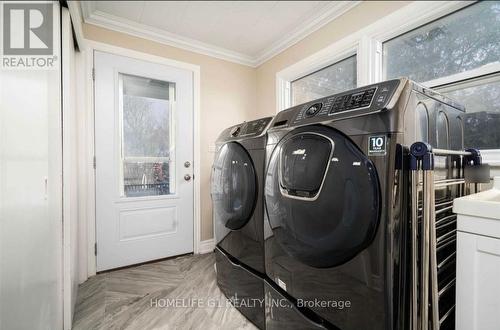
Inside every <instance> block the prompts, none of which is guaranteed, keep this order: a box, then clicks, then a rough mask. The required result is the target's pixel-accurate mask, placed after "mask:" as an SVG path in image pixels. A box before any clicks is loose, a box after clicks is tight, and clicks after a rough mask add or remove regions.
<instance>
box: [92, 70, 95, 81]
mask: <svg viewBox="0 0 500 330" xmlns="http://www.w3.org/2000/svg"><path fill="white" fill-rule="evenodd" d="M92 80H93V81H95V68H92Z"/></svg>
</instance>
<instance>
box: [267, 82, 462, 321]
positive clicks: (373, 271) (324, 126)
mask: <svg viewBox="0 0 500 330" xmlns="http://www.w3.org/2000/svg"><path fill="white" fill-rule="evenodd" d="M463 114H464V111H463V108H462V107H461V106H459V105H457V104H456V103H454V102H453V101H451V100H450V99H447V98H445V97H443V96H441V95H439V94H437V93H435V92H433V91H431V90H428V89H425V88H423V87H421V86H419V85H417V84H415V83H413V82H412V81H409V80H407V79H397V80H390V81H386V82H381V83H378V84H375V85H370V86H365V87H362V88H357V89H355V90H351V91H347V92H344V93H340V94H336V95H332V96H330V97H325V98H322V99H319V100H316V101H312V102H309V103H306V104H302V105H298V106H296V107H293V108H291V109H289V110H285V111H282V112H280V113H279V114H277V115H276V117H275V120H274V124H273V126H272V127H271V128H270V129H269V130H268V146H267V148H268V149H267V151H268V161H267V172H266V179H265V188H264V190H265V204H266V211H267V217H268V221H267V222H266V226H267V228H265V258H266V273H267V275H268V277H269V279H270V280H269V282H268V283H267V284H266V286H265V291H266V325H267V328H268V329H290V328H295V329H321V328H332V329H343V330H361V329H373V330H377V329H380V330H382V329H383V330H388V329H389V330H390V329H408V328H409V325H408V321H409V320H408V316H409V306H410V304H409V294H408V293H409V286H408V285H409V276H410V274H409V270H408V263H409V254H410V250H409V248H410V246H409V244H408V241H409V239H408V234H409V231H408V228H409V227H408V226H409V225H408V219H409V212H410V210H409V209H408V208H407V205H408V202H407V200H406V198H408V189H409V188H408V187H409V185H408V182H407V176H406V175H404V167H405V157H404V155H405V150H406V149H405V148H404V146H409V145H411V144H412V143H413V142H416V141H425V142H428V143H429V144H430V145H432V146H433V147H436V148H442V149H454V150H461V149H462V148H463V145H462V141H463V139H462V119H461V118H462V117H463ZM453 166H454V165H453V164H444V163H441V162H440V161H437V162H436V168H440V170H437V173H439V174H438V176H443V179H446V176H447V175H449V173H450V171H453ZM446 189H448V188H446ZM450 189H451V190H446V191H442V192H440V193H442V194H443V196H445V195H447V196H448V197H453V194H454V191H453V189H452V188H450ZM450 299H451V298H450ZM283 301H288V302H289V304H288V305H287V304H286V303H285V304H284V303H282V302H283ZM450 319H452V318H450Z"/></svg>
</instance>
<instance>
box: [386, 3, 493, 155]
mask: <svg viewBox="0 0 500 330" xmlns="http://www.w3.org/2000/svg"><path fill="white" fill-rule="evenodd" d="M499 40H500V2H489V1H484V2H478V3H476V4H473V5H471V6H468V7H466V8H463V9H461V10H459V11H457V12H455V13H452V14H450V15H448V16H445V17H443V18H441V19H438V20H436V21H434V22H431V23H429V24H426V25H424V26H421V27H419V28H417V29H415V30H413V31H410V32H407V33H405V34H403V35H400V36H398V37H396V38H394V39H391V40H389V41H387V42H385V43H384V44H383V49H384V75H385V77H386V78H387V79H390V78H395V77H401V76H407V77H410V78H411V79H413V80H415V81H417V82H421V83H426V84H427V85H429V87H433V88H434V89H436V90H438V91H441V92H442V93H444V94H446V95H448V96H450V97H451V98H453V99H455V100H457V101H458V102H460V103H462V104H463V105H465V108H466V112H467V114H466V116H465V117H464V144H465V147H474V148H481V149H498V148H500V133H499V132H500V129H499V127H500V77H499V76H498V75H496V74H495V73H491V74H490V75H486V77H474V75H472V77H470V75H468V76H465V75H463V76H461V74H464V73H468V72H469V73H470V72H474V71H477V76H480V75H482V73H483V72H482V70H481V68H485V67H491V66H492V65H495V64H499V63H500V43H499ZM443 77H449V79H445V80H444V82H445V84H444V85H442V84H441V83H440V84H439V85H435V83H434V85H433V81H436V79H440V78H443ZM462 78H464V79H462ZM457 81H460V82H457Z"/></svg>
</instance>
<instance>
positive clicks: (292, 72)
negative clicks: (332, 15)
mask: <svg viewBox="0 0 500 330" xmlns="http://www.w3.org/2000/svg"><path fill="white" fill-rule="evenodd" d="M474 2H475V1H449V2H448V1H434V2H430V1H414V2H413V3H411V4H409V5H407V6H405V7H403V8H401V9H399V10H397V11H395V12H393V13H391V14H389V15H387V16H385V17H384V18H382V19H380V20H378V21H376V22H374V23H372V24H370V25H369V26H367V27H365V28H363V29H361V30H358V31H357V32H355V33H352V34H350V35H348V36H347V37H345V38H343V39H340V40H339V41H337V42H335V43H333V44H331V45H330V46H328V47H326V48H324V49H322V50H320V51H318V52H317V53H315V54H312V55H310V56H309V57H306V58H305V59H303V60H301V61H299V62H297V63H295V64H293V65H291V66H289V67H287V68H285V69H283V70H281V71H279V72H278V73H277V74H276V96H277V97H276V112H279V111H281V110H284V109H286V108H288V107H290V105H291V104H290V101H291V98H290V96H291V95H290V82H292V81H294V80H296V79H298V78H301V77H303V76H305V75H307V74H309V73H311V72H314V71H317V70H320V69H321V68H324V67H326V66H328V65H331V64H333V63H335V62H338V61H340V60H342V59H345V58H346V57H349V56H351V55H353V54H356V55H357V80H358V81H357V85H358V86H364V85H368V84H372V83H376V82H379V81H382V80H383V67H382V66H383V63H382V62H383V58H382V43H383V42H385V41H387V40H390V39H392V38H394V37H397V36H399V35H402V34H404V33H406V32H408V31H410V30H412V29H415V28H417V27H420V26H422V25H425V24H427V23H429V22H431V21H433V20H436V19H438V18H441V17H443V16H446V15H448V14H450V13H452V12H454V11H456V10H459V9H461V8H463V7H466V6H468V5H470V4H472V3H474ZM499 69H500V63H495V64H493V65H485V66H484V67H481V68H478V69H475V70H471V71H468V72H464V73H460V74H458V75H453V76H450V77H444V78H439V79H436V80H433V81H429V82H426V83H424V84H425V85H427V86H429V87H435V86H439V85H443V84H446V83H450V82H452V81H456V80H455V79H457V78H459V80H463V79H467V77H469V78H470V77H474V76H477V75H484V74H488V73H492V72H496V71H498V70H499Z"/></svg>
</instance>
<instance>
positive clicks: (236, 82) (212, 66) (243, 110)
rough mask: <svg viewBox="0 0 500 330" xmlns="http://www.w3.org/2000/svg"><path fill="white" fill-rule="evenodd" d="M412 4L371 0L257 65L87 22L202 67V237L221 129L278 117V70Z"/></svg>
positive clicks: (98, 35)
mask: <svg viewBox="0 0 500 330" xmlns="http://www.w3.org/2000/svg"><path fill="white" fill-rule="evenodd" d="M407 3H408V2H397V1H381V2H380V1H368V2H363V3H362V4H360V5H358V6H356V7H355V8H354V9H352V10H351V11H349V12H347V13H346V14H344V15H342V16H341V17H339V18H337V19H335V20H334V21H332V22H330V23H329V24H327V25H325V26H324V27H322V28H321V29H319V30H318V31H316V32H314V33H312V34H311V35H309V36H308V37H307V38H305V39H303V40H302V41H300V42H299V43H297V44H295V45H294V46H292V47H290V48H288V49H287V50H285V51H284V52H282V53H280V54H278V55H277V56H275V57H273V58H272V59H270V60H269V61H267V62H265V63H264V64H262V65H261V66H259V67H258V68H250V67H247V66H244V65H239V64H235V63H231V62H227V61H223V60H219V59H216V58H213V57H209V56H205V55H201V54H197V53H193V52H189V51H185V50H182V49H179V48H175V47H170V46H167V45H163V44H160V43H156V42H153V41H149V40H145V39H142V38H138V37H133V36H130V35H127V34H123V33H119V32H115V31H111V30H107V29H104V28H100V27H96V26H94V25H89V24H84V25H83V32H84V36H85V38H87V39H91V40H94V41H99V42H103V43H107V44H111V45H115V46H119V47H123V48H129V49H133V50H137V51H141V52H145V53H150V54H153V55H157V56H162V57H166V58H170V59H174V60H178V61H183V62H188V63H192V64H197V65H199V66H200V67H201V100H200V101H201V178H199V179H200V180H201V218H202V226H201V227H202V235H201V237H202V240H206V239H209V238H211V237H212V236H213V234H212V207H211V201H210V168H211V165H212V160H213V156H214V155H213V154H212V153H209V152H208V147H209V146H210V145H213V144H214V141H215V139H216V138H217V135H218V134H219V132H220V131H221V130H222V129H224V128H226V127H228V126H231V125H234V124H235V123H238V122H242V121H244V120H251V119H254V118H258V117H264V116H268V115H273V114H274V113H275V111H276V99H275V94H276V85H275V78H276V73H277V72H279V71H281V70H282V69H284V68H286V67H287V66H289V65H292V64H294V63H296V62H298V61H300V60H301V59H303V58H305V57H307V56H309V55H311V54H314V53H315V52H317V51H319V50H321V49H323V48H325V47H327V46H329V45H330V44H332V43H334V42H335V41H337V40H340V39H341V38H343V37H345V36H347V35H349V34H350V33H353V32H355V31H357V30H359V29H361V28H363V27H365V26H367V25H369V24H370V23H372V22H374V21H376V20H378V19H379V18H382V17H383V16H386V15H388V14H390V13H391V12H393V11H395V10H397V9H399V8H401V7H403V6H404V5H406V4H407Z"/></svg>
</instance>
